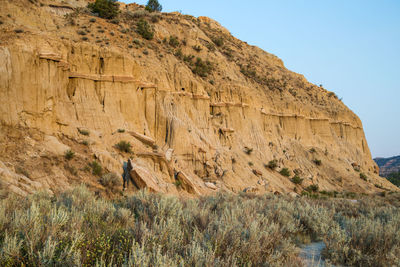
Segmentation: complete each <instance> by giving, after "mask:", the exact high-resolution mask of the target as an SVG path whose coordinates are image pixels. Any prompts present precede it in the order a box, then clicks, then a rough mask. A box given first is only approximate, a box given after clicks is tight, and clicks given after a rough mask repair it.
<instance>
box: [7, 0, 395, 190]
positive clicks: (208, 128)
mask: <svg viewBox="0 0 400 267" xmlns="http://www.w3.org/2000/svg"><path fill="white" fill-rule="evenodd" d="M57 3H58V4H60V5H62V6H60V7H58V6H56V5H57ZM82 6H85V5H84V4H83V3H82V1H77V3H75V2H74V1H67V2H64V3H62V2H61V1H52V6H51V5H45V6H39V5H33V4H29V1H22V0H21V1H6V3H5V4H4V6H3V10H2V11H1V12H2V14H1V15H2V17H5V16H4V14H10V15H11V17H12V19H11V18H5V20H4V23H3V25H0V30H1V33H0V34H1V44H0V62H2V64H0V122H1V124H3V125H5V126H7V127H25V128H27V129H39V130H40V131H41V132H42V133H43V134H45V135H47V136H54V138H56V137H57V138H58V139H57V140H59V139H60V138H59V137H60V136H62V137H64V138H67V139H65V140H73V141H74V142H76V143H82V142H84V143H87V144H88V147H87V148H82V147H80V146H77V145H75V146H76V147H77V148H76V149H78V148H79V149H80V150H81V152H80V155H81V157H82V159H83V160H86V161H87V162H90V161H91V160H92V158H95V159H96V160H99V161H100V162H101V163H102V164H103V165H104V166H105V169H106V170H107V171H112V172H117V173H120V172H121V171H122V169H121V167H120V166H118V164H122V162H123V161H124V160H125V159H126V157H128V156H129V157H132V158H133V160H135V162H136V163H137V165H136V166H137V169H135V170H134V171H133V173H132V176H133V177H134V179H135V181H136V182H137V183H138V185H139V186H140V187H146V188H149V189H150V190H151V191H155V192H164V193H173V194H179V193H185V194H186V193H190V194H194V195H201V194H207V193H210V192H215V191H219V190H226V191H232V192H241V191H243V190H244V191H246V192H255V191H257V192H260V193H262V192H265V191H271V192H276V191H279V192H291V191H293V190H294V189H295V188H297V189H296V190H301V187H305V186H308V185H311V184H318V185H319V188H320V189H322V190H342V189H345V190H352V191H360V192H373V191H376V190H380V189H377V188H376V187H375V186H374V184H379V185H382V187H384V188H387V189H393V190H395V189H394V188H393V187H392V185H391V184H390V183H388V182H386V181H385V180H383V179H381V178H379V176H378V175H377V173H376V172H377V168H376V165H375V163H374V162H373V160H372V159H371V155H370V151H369V148H368V144H367V141H366V139H365V135H364V132H363V128H362V124H361V121H360V120H359V119H358V117H357V116H356V115H355V114H354V113H353V112H351V111H350V110H349V109H348V108H347V107H346V106H345V105H344V104H343V103H342V102H341V101H340V100H338V99H337V98H336V97H335V96H334V94H332V93H330V92H328V91H326V90H325V89H324V88H321V87H318V86H315V85H313V84H310V83H308V82H307V81H306V80H305V79H304V77H303V76H301V75H299V74H296V73H293V72H290V71H289V70H287V69H286V68H285V67H284V65H283V63H282V61H281V60H280V59H278V58H277V57H276V56H274V55H271V54H268V53H266V52H264V51H262V50H261V49H259V48H257V47H253V46H250V45H248V44H246V43H243V42H241V41H240V40H237V39H235V38H234V37H233V36H231V35H230V33H229V32H228V31H227V30H226V29H224V28H223V27H221V26H220V25H219V24H218V23H216V22H215V21H213V20H211V19H208V18H204V17H201V18H199V19H197V18H194V17H191V16H184V15H181V14H179V13H174V14H161V15H159V16H160V18H161V19H160V20H159V21H158V22H156V23H154V25H153V26H154V30H155V37H154V40H151V41H148V40H145V39H141V37H140V36H139V35H138V34H137V33H135V32H134V31H133V30H130V29H131V28H134V27H135V25H136V21H135V19H134V18H133V19H132V18H130V16H129V14H125V13H124V12H128V11H129V12H135V11H136V10H137V9H140V8H141V7H140V6H138V5H126V6H125V5H121V9H122V15H121V22H120V24H119V25H116V24H112V23H109V22H108V21H105V20H102V19H100V18H96V21H95V22H90V19H91V18H92V17H90V15H88V14H85V13H79V12H77V9H76V8H77V7H82ZM49 8H50V9H51V10H49ZM54 8H55V9H60V10H61V11H59V12H58V11H57V12H54V10H53V9H54ZM71 8H72V10H73V12H74V13H73V14H74V16H67V17H65V16H64V15H65V14H64V13H68V14H69V13H70V12H69V11H68V10H71ZM32 10H34V12H33V11H32ZM63 14H64V15H63ZM71 14H72V13H71ZM149 16H150V15H149ZM145 19H147V17H145ZM71 20H72V21H71ZM27 21H30V22H27ZM92 21H93V20H92ZM149 21H150V20H149ZM78 24H79V25H80V26H78ZM82 25H83V26H82ZM16 27H22V28H24V29H25V30H24V32H23V33H16V32H15V31H14V29H15V28H16ZM82 31H83V32H84V34H85V37H86V36H88V37H86V39H85V38H82V37H81V36H80V35H79V34H78V32H82ZM111 33H112V34H111ZM116 33H118V34H116ZM81 34H82V33H81ZM91 35H93V36H91ZM170 36H175V37H176V38H177V40H179V47H177V48H174V47H172V46H170V45H169V44H168V39H169V38H170ZM216 37H218V38H221V39H223V44H220V46H218V45H216V44H214V41H213V40H214V39H215V38H216ZM132 40H135V42H134V44H135V46H136V47H134V46H133V45H132ZM138 40H139V41H138ZM195 46H196V47H197V46H198V47H200V49H197V50H196V51H195V50H194V49H193V47H195ZM178 49H179V51H180V53H181V55H191V54H195V55H196V56H193V57H199V58H202V59H203V61H206V60H208V61H209V62H211V63H210V64H212V66H213V68H212V71H211V72H210V73H208V76H207V77H202V76H201V75H196V70H195V69H194V67H193V66H194V65H193V64H194V63H193V62H192V65H191V64H190V63H188V59H185V60H183V59H182V57H180V56H179V55H178V54H177V53H178ZM189 58H190V57H189ZM190 60H192V59H190ZM250 70H251V71H250ZM203 76H204V75H203ZM78 129H86V130H85V131H86V132H87V135H88V136H85V135H83V134H82V130H79V131H78ZM121 129H122V130H123V131H122V130H121ZM118 130H121V131H120V132H118ZM63 140H64V139H63ZM65 140H64V141H65ZM121 140H125V141H129V142H130V143H131V145H132V151H133V154H131V155H126V154H123V153H121V152H119V151H118V150H116V148H115V144H116V143H117V142H119V141H121ZM50 141H51V140H50ZM53 141H55V140H54V139H53ZM58 142H61V141H60V140H59V141H58ZM65 142H66V141H65ZM68 142H70V141H68ZM71 142H72V141H71ZM65 145H66V146H68V144H65ZM246 147H247V148H248V149H245V148H246ZM65 148H66V147H63V148H62V149H61V150H64V149H65ZM72 149H74V148H73V147H72ZM61 150H60V151H61ZM60 151H59V152H54V151H53V152H54V154H57V153H58V154H60V153H61V152H60ZM59 156H60V155H59ZM91 157H92V158H91ZM1 159H2V155H0V160H1ZM274 159H275V160H276V161H277V163H278V167H277V169H276V170H275V171H274V170H271V169H270V168H266V167H265V166H266V164H267V163H268V162H269V161H271V160H274ZM318 161H319V162H320V163H322V164H318V165H317V164H315V162H318ZM353 163H356V164H358V165H359V166H360V169H361V171H362V172H364V173H365V174H366V175H368V177H369V179H368V181H364V180H362V179H360V177H359V173H358V172H357V171H355V170H354V169H353V167H352V164H353ZM282 168H288V169H290V170H291V171H294V170H300V171H301V172H299V173H301V175H302V177H301V178H303V179H304V182H303V185H302V186H295V185H294V184H293V183H292V182H291V180H290V179H289V178H291V177H289V178H288V177H284V176H282V175H280V174H279V173H278V172H277V171H279V170H280V169H282ZM254 170H256V171H254ZM78 175H88V174H84V173H83V174H81V172H80V171H78ZM292 175H293V173H292ZM64 179H65V182H66V183H71V184H72V183H76V181H74V180H71V179H70V178H68V177H65V178H64ZM88 179H89V178H88ZM91 179H92V180H91V181H92V183H95V182H96V178H93V177H92V178H91ZM177 181H179V182H177ZM260 181H262V183H263V185H262V186H260ZM48 188H49V189H51V185H50V186H48Z"/></svg>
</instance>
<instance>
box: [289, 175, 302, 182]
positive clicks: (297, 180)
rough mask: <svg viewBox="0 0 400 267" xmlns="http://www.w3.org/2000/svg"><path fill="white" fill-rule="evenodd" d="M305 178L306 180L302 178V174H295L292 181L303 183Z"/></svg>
mask: <svg viewBox="0 0 400 267" xmlns="http://www.w3.org/2000/svg"><path fill="white" fill-rule="evenodd" d="M303 180H304V179H302V178H300V176H298V175H295V176H293V178H292V183H294V184H301V183H303Z"/></svg>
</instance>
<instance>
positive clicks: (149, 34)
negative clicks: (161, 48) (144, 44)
mask: <svg viewBox="0 0 400 267" xmlns="http://www.w3.org/2000/svg"><path fill="white" fill-rule="evenodd" d="M136 26H137V29H136V31H137V33H138V34H140V35H141V36H142V37H143V38H144V39H146V40H151V39H153V37H154V31H153V29H152V27H151V25H150V24H149V23H148V22H147V21H145V20H144V19H140V20H139V21H138V23H137V24H136Z"/></svg>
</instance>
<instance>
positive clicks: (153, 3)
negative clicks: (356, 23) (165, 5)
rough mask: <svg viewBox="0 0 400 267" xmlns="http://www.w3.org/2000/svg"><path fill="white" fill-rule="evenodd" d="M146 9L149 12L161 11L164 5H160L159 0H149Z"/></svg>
mask: <svg viewBox="0 0 400 267" xmlns="http://www.w3.org/2000/svg"><path fill="white" fill-rule="evenodd" d="M146 10H147V11H149V12H154V11H158V12H161V10H162V5H160V3H159V2H158V0H149V1H148V2H147V5H146Z"/></svg>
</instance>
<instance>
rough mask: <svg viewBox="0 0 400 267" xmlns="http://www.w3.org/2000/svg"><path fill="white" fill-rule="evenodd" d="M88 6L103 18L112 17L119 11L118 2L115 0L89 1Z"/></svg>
mask: <svg viewBox="0 0 400 267" xmlns="http://www.w3.org/2000/svg"><path fill="white" fill-rule="evenodd" d="M88 8H89V9H90V11H92V12H93V13H95V14H97V15H98V16H99V17H100V18H104V19H113V18H115V17H116V16H117V15H118V13H119V4H118V3H117V1H116V0H96V1H95V2H94V3H89V5H88Z"/></svg>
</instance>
